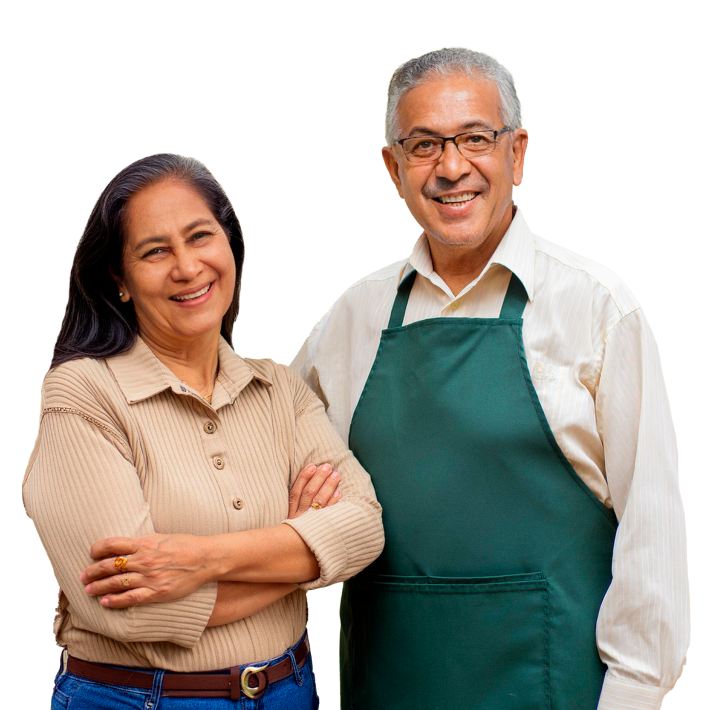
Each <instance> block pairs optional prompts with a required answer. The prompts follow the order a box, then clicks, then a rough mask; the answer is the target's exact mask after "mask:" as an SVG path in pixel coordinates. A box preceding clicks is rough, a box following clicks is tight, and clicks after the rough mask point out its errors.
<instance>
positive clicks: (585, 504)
mask: <svg viewBox="0 0 710 710" xmlns="http://www.w3.org/2000/svg"><path fill="white" fill-rule="evenodd" d="M527 142H528V135H527V132H526V131H525V130H524V129H523V128H521V120H520V106H519V102H518V99H517V95H516V92H515V87H514V84H513V80H512V77H511V76H510V74H509V73H508V71H507V70H506V69H504V68H503V67H502V66H500V65H499V64H498V63H497V62H496V61H495V60H494V59H492V58H491V57H488V56H486V55H484V54H480V53H477V52H471V51H469V50H465V49H444V50H440V51H437V52H431V53H430V54H426V55H424V56H422V57H419V58H417V59H413V60H411V61H409V62H407V63H406V64H404V65H402V66H401V67H400V68H399V69H397V71H396V72H395V73H394V76H393V77H392V81H391V83H390V87H389V100H388V110H387V146H386V147H385V148H383V150H382V154H383V157H384V161H385V164H386V166H387V170H388V171H389V174H390V176H391V178H392V181H393V182H394V184H395V186H396V188H397V191H398V193H399V195H400V197H402V198H403V199H404V200H405V202H406V204H407V206H408V208H409V209H410V211H411V213H412V215H413V216H414V217H415V219H416V220H417V222H418V223H419V224H420V225H421V226H422V228H423V230H424V232H423V234H422V235H421V236H420V237H419V239H418V241H417V242H416V244H415V246H414V250H413V252H412V255H411V256H410V257H409V259H407V260H404V261H400V262H398V263H396V264H393V265H391V266H388V267H385V268H384V269H382V270H380V271H377V272H375V273H374V274H371V275H370V276H367V277H366V278H364V279H362V280H361V281H359V282H358V283H356V284H355V285H354V286H352V287H351V288H350V289H348V290H347V291H346V292H345V294H344V295H343V296H342V297H341V298H340V299H339V300H338V301H337V302H336V304H335V305H334V306H333V308H331V310H330V311H329V312H328V314H327V315H326V316H325V317H324V318H323V319H322V321H321V322H320V323H319V324H318V325H317V326H316V327H315V329H314V330H313V332H312V333H311V335H310V336H309V338H308V340H307V341H306V343H305V344H304V346H303V348H302V349H301V352H300V353H299V355H298V356H297V358H296V360H295V362H294V366H295V367H296V368H297V369H298V370H299V371H300V372H301V373H302V375H303V376H304V377H305V379H306V380H307V381H308V382H309V384H310V385H311V387H312V388H313V389H314V390H315V391H316V392H318V393H319V394H320V396H321V398H322V399H323V401H324V402H325V403H326V404H327V406H328V411H329V413H330V416H331V419H332V420H333V422H334V423H335V424H336V425H337V427H338V428H339V430H340V432H341V434H342V435H343V437H345V438H349V442H350V446H351V448H352V449H353V451H354V452H355V454H356V455H357V457H358V458H359V459H360V461H361V462H362V464H363V465H364V466H365V468H366V469H367V470H368V471H369V472H370V474H371V475H372V478H373V481H374V484H375V488H376V490H377V495H378V499H379V500H380V502H381V503H382V506H383V509H384V524H385V536H386V545H385V550H384V552H383V554H382V556H381V557H380V558H379V559H378V560H377V561H376V562H375V563H373V564H372V565H371V566H370V567H369V568H368V569H366V570H365V571H364V572H363V573H362V574H361V575H359V577H357V578H356V579H355V580H354V581H352V582H350V583H348V584H346V588H345V590H344V595H343V602H342V622H343V630H342V638H341V655H342V700H343V707H344V708H353V709H357V710H365V709H367V710H375V709H377V708H392V709H394V708H402V709H404V708H406V709H407V710H412V709H413V708H447V709H450V708H472V709H477V710H524V709H528V708H529V709H530V710H533V709H535V710H539V709H541V708H555V709H556V710H593V709H594V708H596V707H597V706H598V707H599V708H604V709H606V710H609V709H612V708H613V709H616V708H618V709H622V708H623V709H624V710H628V709H629V708H645V709H647V710H650V709H652V708H658V707H660V704H661V700H662V698H663V695H664V694H665V693H666V692H667V691H668V689H670V688H671V687H672V686H673V684H674V683H675V681H676V679H677V678H678V676H679V675H680V672H681V667H682V665H683V661H684V656H685V652H686V648H687V644H688V592H687V572H686V557H685V532H684V519H683V509H682V505H681V501H680V495H679V491H678V481H677V463H676V448H675V437H674V433H673V426H672V422H671V416H670V411H669V408H668V401H667V397H666V392H665V388H664V384H663V378H662V374H661V366H660V361H659V356H658V352H657V349H656V345H655V343H654V340H653V336H652V334H651V331H650V328H649V326H648V323H647V321H646V318H645V316H644V314H643V311H642V310H641V309H640V307H639V305H638V303H637V301H636V299H635V298H634V297H633V295H632V294H631V293H630V292H629V290H628V289H627V288H626V286H625V285H624V284H623V283H622V282H621V281H620V280H619V279H618V278H617V277H616V276H614V274H612V273H610V272H609V271H607V270H606V269H604V268H602V267H600V266H598V265H597V264H595V263H593V262H591V261H588V260H587V259H584V258H582V257H580V256H577V255H576V254H573V253H571V252H569V251H567V250H565V249H563V248H561V247H558V246H555V245H554V244H551V243H549V242H547V241H545V240H543V239H540V238H539V237H537V236H535V235H533V234H532V233H531V232H530V230H529V229H528V227H527V225H526V223H525V221H524V220H523V216H522V214H521V212H520V210H519V209H516V207H515V206H514V205H513V201H512V193H513V186H514V185H519V184H520V182H521V180H522V178H523V163H524V158H525V149H526V146H527ZM551 208H554V205H553V204H551ZM595 630H596V633H595Z"/></svg>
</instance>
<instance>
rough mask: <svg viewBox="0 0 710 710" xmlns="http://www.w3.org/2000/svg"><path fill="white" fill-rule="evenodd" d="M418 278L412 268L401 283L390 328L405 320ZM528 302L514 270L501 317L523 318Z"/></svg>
mask: <svg viewBox="0 0 710 710" xmlns="http://www.w3.org/2000/svg"><path fill="white" fill-rule="evenodd" d="M416 278H417V272H416V271H415V270H412V271H410V272H409V273H408V274H407V275H406V276H405V277H404V278H403V279H402V281H401V283H400V284H399V288H398V289H397V296H396V297H395V299H394V305H393V306H392V313H391V314H390V322H389V323H388V324H387V327H388V328H399V327H401V325H402V323H403V322H404V314H405V312H406V310H407V303H408V302H409V294H410V293H411V292H412V287H413V286H414V280H415V279H416ZM527 302H528V294H527V292H526V291H525V286H523V284H522V282H521V281H520V279H519V278H518V277H517V276H516V275H515V274H514V273H513V272H511V273H510V283H509V284H508V291H507V293H506V294H505V300H504V301H503V307H502V308H501V309H500V318H505V319H513V320H515V319H517V318H522V316H523V311H524V310H525V306H526V305H527Z"/></svg>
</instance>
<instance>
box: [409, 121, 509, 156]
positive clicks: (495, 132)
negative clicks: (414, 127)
mask: <svg viewBox="0 0 710 710" xmlns="http://www.w3.org/2000/svg"><path fill="white" fill-rule="evenodd" d="M512 130H514V129H512V128H511V127H510V126H503V128H501V130H500V131H498V130H496V129H494V128H484V129H483V130H482V131H464V132H463V133H457V134H456V135H455V136H447V137H444V136H437V135H434V134H429V133H425V134H422V135H420V136H407V137H406V138H398V139H397V140H396V141H395V143H398V144H399V146H400V148H401V149H402V153H404V157H405V158H406V159H407V161H408V162H410V163H414V162H416V163H436V162H438V161H439V160H441V156H442V155H443V154H444V152H445V150H446V143H447V142H448V141H451V142H452V143H453V144H454V145H455V146H456V150H458V152H459V155H460V156H461V157H462V158H466V160H472V159H473V160H475V156H474V157H473V158H469V157H468V156H466V155H464V154H463V153H462V152H461V148H459V144H458V143H457V142H456V139H457V138H460V137H461V136H468V135H471V134H472V133H492V134H493V148H492V149H491V151H490V152H489V153H484V154H483V155H481V156H478V157H481V158H485V157H486V156H487V155H490V154H491V153H492V152H493V151H494V150H495V149H496V146H497V145H498V136H502V135H503V134H504V133H509V132H510V131H512ZM413 138H441V139H442V140H443V143H442V144H441V154H440V155H439V157H438V158H432V159H431V160H416V161H415V160H411V159H410V158H409V155H410V153H407V151H406V150H404V141H409V140H412V139H413Z"/></svg>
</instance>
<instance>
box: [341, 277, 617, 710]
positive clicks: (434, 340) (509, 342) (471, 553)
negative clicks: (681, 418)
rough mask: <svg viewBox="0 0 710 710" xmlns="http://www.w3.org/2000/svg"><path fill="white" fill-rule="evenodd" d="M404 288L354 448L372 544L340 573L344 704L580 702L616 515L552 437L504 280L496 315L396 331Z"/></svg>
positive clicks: (355, 429) (591, 673)
mask: <svg viewBox="0 0 710 710" xmlns="http://www.w3.org/2000/svg"><path fill="white" fill-rule="evenodd" d="M415 277H416V272H412V273H410V274H409V275H408V276H407V277H406V278H405V279H404V280H403V281H402V283H401V285H400V287H399V290H398V293H397V297H396V299H395V303H394V306H393V308H392V314H391V317H390V322H389V326H388V328H387V329H386V330H384V331H383V332H382V337H381V340H380V345H379V349H378V352H377V356H376V358H375V362H374V364H373V366H372V370H371V372H370V375H369V377H368V380H367V383H366V384H365V387H364V390H363V392H362V395H361V397H360V401H359V402H358V405H357V408H356V410H355V413H354V414H353V419H352V424H351V427H350V447H351V449H352V450H353V453H354V454H355V456H356V457H357V458H358V460H359V461H360V463H361V464H362V465H363V467H364V468H365V470H366V471H368V473H369V474H370V475H371V476H372V481H373V483H374V486H375V490H376V491H377V497H378V500H379V501H380V503H381V504H382V509H383V523H384V528H385V547H384V550H383V552H382V555H381V556H380V557H379V558H378V559H377V560H376V561H375V562H373V563H372V564H371V565H370V566H369V567H368V568H367V569H365V570H363V572H361V573H360V574H359V575H357V576H356V577H355V578H353V579H352V580H350V581H349V582H346V583H345V586H344V590H343V599H342V604H341V620H342V631H341V694H342V707H343V708H351V709H352V710H380V709H383V710H384V709H387V710H389V709H393V710H394V709H401V710H405V709H406V710H418V709H419V708H422V709H424V708H427V710H429V709H434V708H440V709H441V710H456V709H458V708H462V709H463V708H466V709H467V710H543V708H544V709H546V710H548V709H550V708H553V709H554V710H590V708H596V706H597V703H598V700H599V694H600V692H601V687H602V682H603V680H604V673H605V671H606V666H605V665H604V664H603V663H602V662H601V660H600V659H599V654H598V652H597V647H596V638H595V628H596V621H597V615H598V612H599V607H600V605H601V602H602V600H603V598H604V594H605V593H606V590H607V589H608V587H609V584H610V582H611V557H612V550H613V544H614V535H615V532H616V525H617V523H616V518H615V516H614V514H613V513H612V512H611V511H610V510H608V509H607V508H606V507H605V506H604V505H603V504H602V503H601V502H600V501H599V500H598V499H597V497H596V496H595V495H594V494H593V493H592V491H591V490H590V489H589V488H588V487H587V486H586V484H585V483H584V482H583V481H582V480H581V479H580V478H579V476H578V475H577V474H576V472H575V471H574V469H573V468H572V465H571V464H570V463H569V461H568V460H567V458H566V457H565V455H564V454H563V453H562V451H561V449H560V448H559V446H558V445H557V442H556V441H555V439H554V436H553V434H552V431H551V429H550V426H549V424H548V422H547V419H546V418H545V414H544V413H543V411H542V407H541V406H540V402H539V400H538V397H537V394H536V392H535V389H534V387H533V384H532V381H531V379H530V373H529V370H528V366H527V361H526V359H525V350H524V347H523V339H522V326H523V320H522V313H523V310H524V308H525V305H526V303H527V296H526V293H525V289H524V287H523V285H522V284H521V282H520V281H519V279H518V278H517V277H516V276H515V275H514V274H513V275H512V276H511V281H510V285H509V287H508V292H507V294H506V298H505V301H504V303H503V308H502V310H501V313H500V317H499V318H431V319H427V320H423V321H419V322H416V323H412V324H411V325H408V326H404V327H403V326H402V322H403V319H404V314H405V311H406V307H407V302H408V299H409V294H410V292H411V289H412V286H413V284H414V279H415Z"/></svg>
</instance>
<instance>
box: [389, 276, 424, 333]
mask: <svg viewBox="0 0 710 710" xmlns="http://www.w3.org/2000/svg"><path fill="white" fill-rule="evenodd" d="M416 278H417V272H416V271H415V270H414V269H412V271H410V272H409V273H408V274H407V275H406V276H405V277H404V278H403V279H402V281H401V282H400V284H399V287H398V288H397V296H396V297H395V299H394V306H392V313H390V322H389V323H388V324H387V327H388V328H399V327H400V326H401V325H402V323H403V322H404V313H405V311H406V310H407V303H408V301H409V294H410V293H411V292H412V286H414V279H416Z"/></svg>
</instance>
